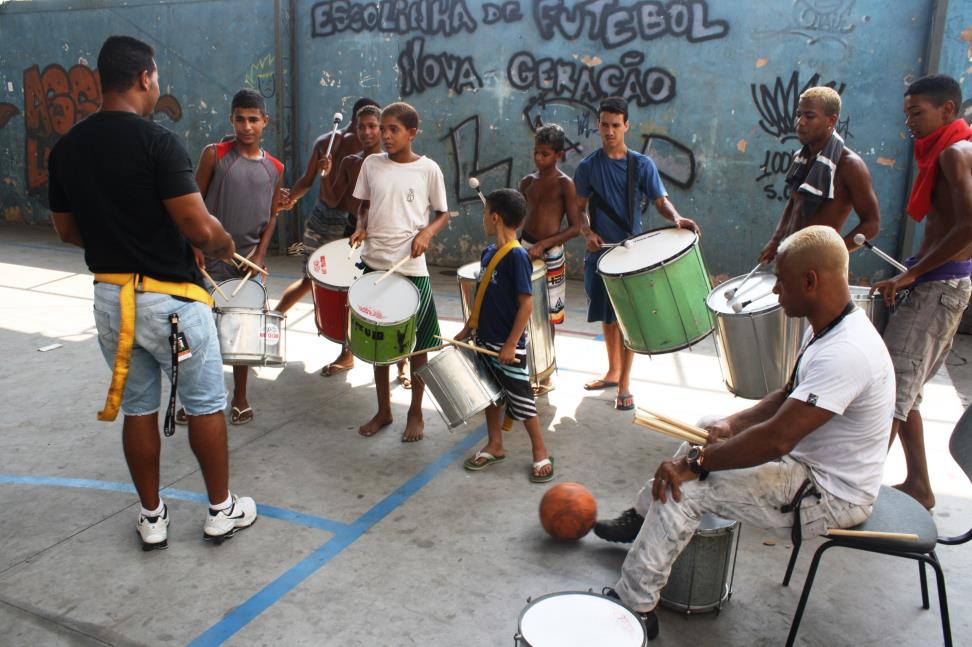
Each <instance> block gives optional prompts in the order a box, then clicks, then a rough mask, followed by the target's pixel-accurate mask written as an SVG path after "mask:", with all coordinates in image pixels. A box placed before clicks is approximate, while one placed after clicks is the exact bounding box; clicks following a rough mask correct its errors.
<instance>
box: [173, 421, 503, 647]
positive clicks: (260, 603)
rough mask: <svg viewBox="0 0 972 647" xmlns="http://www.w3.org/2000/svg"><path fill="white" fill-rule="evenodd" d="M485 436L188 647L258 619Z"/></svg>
mask: <svg viewBox="0 0 972 647" xmlns="http://www.w3.org/2000/svg"><path fill="white" fill-rule="evenodd" d="M485 435H486V426H485V425H483V426H480V427H479V428H478V429H476V430H475V431H473V432H472V433H470V434H469V435H468V436H466V437H465V438H464V439H462V440H461V441H459V442H458V443H456V444H455V445H454V446H453V447H452V448H451V449H449V450H448V451H446V452H445V453H444V454H442V455H441V456H439V458H437V459H436V460H435V461H434V462H433V463H431V464H430V465H428V466H427V467H426V468H425V469H423V470H422V471H421V472H419V473H418V474H416V475H415V476H413V477H412V478H410V479H409V480H408V481H406V482H405V484H403V485H402V486H400V487H399V488H398V489H397V490H395V491H394V492H392V493H391V494H389V495H388V496H386V497H385V498H384V499H382V500H381V501H379V502H378V503H376V504H375V505H374V506H373V507H372V508H371V509H370V510H368V511H367V512H365V513H364V514H363V515H361V516H360V517H358V519H357V520H356V521H355V522H354V523H352V524H351V525H350V526H349V527H346V528H345V529H343V530H340V531H338V532H337V533H335V535H334V536H333V537H331V539H329V540H328V541H327V542H325V543H324V544H323V545H321V546H320V547H319V548H318V549H317V550H315V551H314V552H313V553H311V554H310V555H308V556H307V557H305V558H304V559H302V560H301V561H299V562H298V563H297V564H295V565H294V566H293V567H291V568H290V569H289V570H287V571H286V572H285V573H283V574H282V575H281V576H280V577H278V578H277V579H275V580H274V581H273V582H270V583H269V584H268V585H267V586H265V587H264V588H263V589H262V590H260V591H258V592H257V593H255V594H254V595H253V596H252V597H250V599H249V600H247V601H245V602H243V603H242V604H241V605H240V606H238V607H236V608H235V609H233V610H232V611H230V612H229V613H228V614H226V615H225V616H224V617H223V619H222V620H220V621H219V622H217V623H216V624H215V625H213V626H212V627H210V628H209V629H207V630H206V631H205V632H203V633H202V634H200V635H199V636H198V637H197V638H196V639H195V640H193V641H192V642H190V643H189V647H210V646H215V645H221V644H223V643H224V642H225V641H227V640H229V639H230V638H231V637H232V636H233V635H234V634H235V633H236V632H238V631H239V630H240V629H242V628H243V627H245V626H246V625H247V624H249V623H250V622H251V621H253V620H254V619H255V618H256V617H257V616H259V615H260V614H261V613H263V612H264V611H266V610H267V609H268V608H269V607H270V606H272V605H273V604H275V603H276V602H277V601H278V600H279V599H280V598H282V597H283V596H285V595H287V594H288V593H290V592H291V591H292V590H294V589H295V588H297V586H299V585H300V583H301V582H303V581H304V580H306V579H307V578H308V577H310V576H311V575H313V574H314V573H316V572H317V571H318V570H320V569H321V568H322V567H323V566H324V565H325V564H327V563H328V562H329V561H331V560H332V559H334V558H335V557H337V556H338V555H339V554H340V553H341V552H342V551H343V550H344V549H345V548H347V547H348V546H350V545H351V544H353V543H354V542H355V541H357V540H358V539H359V538H360V537H361V535H363V534H365V533H366V532H368V530H370V529H371V528H372V527H374V526H375V524H377V523H378V522H380V521H381V520H382V519H384V518H385V517H387V516H388V515H389V514H391V513H392V512H394V511H395V509H396V508H398V506H400V505H402V504H403V503H405V502H406V501H407V500H408V499H409V498H411V496H412V495H413V494H415V493H416V492H418V491H419V490H421V489H422V488H423V487H424V486H425V485H426V484H428V483H429V482H430V481H431V480H432V479H434V478H435V477H436V476H438V474H439V473H440V472H441V471H442V470H444V469H445V468H447V467H448V466H450V465H451V464H452V463H453V462H455V460H456V459H457V458H458V457H459V456H461V455H462V454H465V453H466V452H468V451H470V450H471V449H472V448H473V447H474V446H475V445H476V444H477V443H478V442H479V441H480V440H481V439H482V438H483V436H485Z"/></svg>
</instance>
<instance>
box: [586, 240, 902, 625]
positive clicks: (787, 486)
mask: <svg viewBox="0 0 972 647" xmlns="http://www.w3.org/2000/svg"><path fill="white" fill-rule="evenodd" d="M847 260H848V255H847V249H846V246H845V245H844V241H843V240H842V239H841V237H840V235H839V234H838V233H837V232H836V231H835V230H834V229H833V228H832V227H828V226H826V225H812V226H810V227H807V228H805V229H802V230H801V231H799V232H797V233H795V234H793V235H791V236H790V237H788V238H787V239H785V240H784V241H783V243H782V244H781V245H780V248H779V253H778V254H777V256H776V264H775V269H774V272H775V274H776V286H775V287H774V292H776V293H777V294H778V295H779V297H780V305H781V306H783V310H784V312H786V315H787V316H788V317H806V318H807V319H809V321H810V326H811V327H810V329H809V330H808V331H807V333H806V335H805V337H804V339H803V347H802V349H801V352H800V356H799V359H798V360H797V366H796V368H795V369H794V371H793V374H792V375H791V376H790V380H789V382H788V384H787V385H786V386H785V387H784V388H783V389H781V390H779V391H776V392H775V393H771V394H769V395H767V396H766V397H765V398H763V399H762V400H760V401H759V402H758V403H756V405H754V406H752V407H750V408H749V409H746V410H744V411H741V412H739V413H736V414H733V415H731V416H729V417H727V418H724V419H722V420H718V421H715V422H712V423H710V424H708V425H706V429H707V431H708V432H709V442H708V444H707V445H706V446H704V447H703V446H700V445H695V446H691V447H690V446H689V445H688V444H684V445H682V447H681V448H680V449H679V451H678V452H677V453H676V454H675V457H674V458H671V459H668V460H665V461H663V462H662V464H661V466H660V467H659V468H658V469H657V470H656V471H655V476H654V478H653V479H651V480H649V481H648V482H647V483H646V484H645V486H644V487H643V488H642V490H641V493H640V494H639V496H638V500H637V503H636V505H635V507H634V508H631V509H629V510H626V511H625V512H623V513H622V514H621V516H620V517H618V518H617V519H613V520H610V521H604V522H598V524H597V525H596V526H595V528H594V532H595V533H596V534H597V535H598V536H599V537H601V538H602V539H607V540H608V541H616V542H631V541H634V545H633V546H632V547H631V550H630V551H629V552H628V556H627V558H626V559H625V561H624V565H623V566H622V568H621V579H620V580H619V581H618V583H617V584H616V585H615V588H614V589H609V590H608V594H613V595H615V596H617V597H618V598H619V599H621V600H622V601H623V602H625V603H626V604H627V605H628V606H630V607H631V608H632V609H634V610H635V611H637V612H639V613H641V614H642V615H643V617H644V618H645V622H646V625H647V626H648V627H649V628H650V629H651V628H653V632H654V633H656V634H657V626H658V620H657V618H656V617H655V615H654V613H653V609H654V608H655V605H656V604H657V603H658V599H659V594H660V591H661V590H662V587H664V586H665V583H666V581H667V580H668V576H669V574H670V572H671V568H672V564H674V563H675V560H676V558H677V557H678V555H679V554H680V553H681V552H682V550H683V549H684V548H685V546H686V545H688V543H689V541H690V540H691V539H692V536H693V535H694V533H695V531H696V529H697V528H698V526H699V523H700V521H701V519H702V515H703V514H705V513H711V514H715V515H718V516H720V517H725V518H729V519H738V520H740V521H742V522H744V523H749V524H753V525H754V526H757V527H760V528H766V529H770V530H777V531H779V530H794V529H793V528H792V527H793V525H794V518H795V515H794V513H793V512H791V510H793V509H794V508H795V509H797V510H799V516H798V517H796V518H797V519H799V524H800V525H799V526H798V529H799V532H800V533H801V534H802V536H804V537H815V536H818V535H822V534H824V533H825V532H826V530H827V529H828V528H848V527H851V526H855V525H857V524H859V523H862V522H863V521H864V520H865V519H867V517H868V516H869V515H870V514H871V509H872V506H873V503H874V500H875V499H876V498H877V493H878V490H879V489H880V487H881V480H882V476H883V473H884V460H885V457H886V454H887V443H888V438H889V435H890V432H891V418H892V414H893V412H894V369H893V367H892V365H891V358H890V357H889V356H888V352H887V350H886V349H885V347H884V343H883V342H882V340H881V336H880V335H879V334H878V332H877V331H876V330H875V329H874V326H873V325H871V322H870V320H869V319H868V318H867V315H866V314H865V313H864V312H863V311H862V310H859V309H857V308H856V307H855V306H854V305H853V303H852V302H851V299H850V291H849V288H848V286H847ZM795 493H796V496H794V495H795ZM806 495H813V496H806ZM794 531H795V530H794Z"/></svg>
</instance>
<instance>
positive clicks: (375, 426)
mask: <svg viewBox="0 0 972 647" xmlns="http://www.w3.org/2000/svg"><path fill="white" fill-rule="evenodd" d="M391 423H392V417H391V414H387V415H386V414H383V413H381V412H378V413H376V414H375V417H374V418H372V419H371V420H369V421H368V422H366V423H364V424H363V425H361V426H360V427H358V433H359V434H361V435H362V436H365V437H370V436H374V435H375V434H377V433H378V432H379V431H381V430H382V429H384V428H385V427H387V426H388V425H390V424H391Z"/></svg>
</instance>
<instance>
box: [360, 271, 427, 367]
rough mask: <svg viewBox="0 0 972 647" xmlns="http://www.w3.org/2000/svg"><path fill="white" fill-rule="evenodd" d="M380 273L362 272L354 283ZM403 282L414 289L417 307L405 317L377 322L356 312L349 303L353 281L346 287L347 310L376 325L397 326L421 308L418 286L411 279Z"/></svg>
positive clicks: (415, 314)
mask: <svg viewBox="0 0 972 647" xmlns="http://www.w3.org/2000/svg"><path fill="white" fill-rule="evenodd" d="M382 273H383V272H378V271H376V272H368V273H367V274H362V275H361V276H359V277H358V278H356V279H355V280H354V283H357V282H358V281H360V280H361V279H363V278H364V277H366V276H368V274H378V275H379V276H380V275H381V274H382ZM405 282H406V283H407V284H408V285H409V287H411V288H412V290H414V291H415V300H416V303H417V304H418V307H417V308H416V309H415V312H413V313H412V314H410V315H409V316H407V317H405V318H404V319H399V320H398V321H389V322H387V323H378V322H377V321H375V320H374V319H372V318H370V317H368V316H367V315H364V314H362V313H360V312H358V310H357V309H356V308H355V307H354V306H353V305H351V287H354V283H352V284H351V287H349V288H348V312H349V313H351V315H353V316H357V317H359V318H361V319H365V321H368V322H370V323H373V324H374V325H376V326H397V325H398V324H403V323H405V322H406V321H408V320H409V319H412V318H413V317H415V316H417V315H418V313H419V310H421V309H422V293H421V292H420V291H419V289H418V287H416V286H415V284H414V283H412V282H411V281H409V280H408V279H405ZM415 324H416V326H418V322H417V321H416V322H415ZM416 329H417V328H416ZM362 361H363V360H362Z"/></svg>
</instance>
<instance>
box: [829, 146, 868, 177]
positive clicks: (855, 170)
mask: <svg viewBox="0 0 972 647" xmlns="http://www.w3.org/2000/svg"><path fill="white" fill-rule="evenodd" d="M837 173H838V174H841V175H844V176H847V177H862V176H863V177H870V175H871V172H870V171H869V170H868V168H867V164H866V163H865V162H864V159H863V158H862V157H861V156H860V155H858V154H857V153H855V152H854V151H852V150H851V149H849V148H847V147H846V146H845V147H844V150H843V152H842V153H841V154H840V160H839V161H838V162H837Z"/></svg>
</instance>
